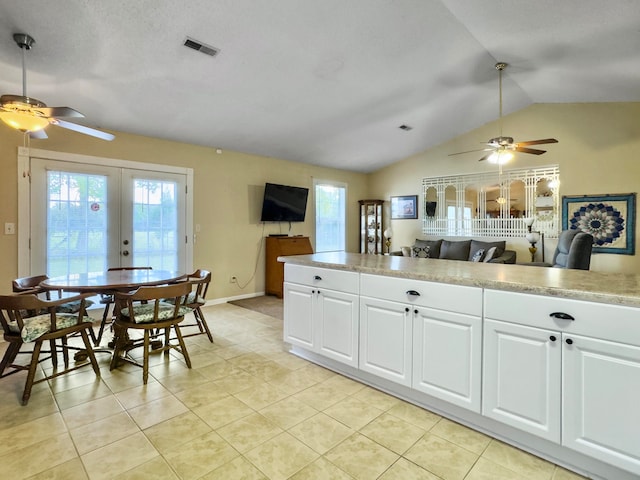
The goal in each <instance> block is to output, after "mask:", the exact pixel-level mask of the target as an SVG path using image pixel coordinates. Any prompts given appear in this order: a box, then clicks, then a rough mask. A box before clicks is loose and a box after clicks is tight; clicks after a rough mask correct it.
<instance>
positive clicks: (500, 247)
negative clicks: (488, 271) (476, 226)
mask: <svg viewBox="0 0 640 480" xmlns="http://www.w3.org/2000/svg"><path fill="white" fill-rule="evenodd" d="M506 243H507V242H505V241H504V240H499V241H497V242H482V241H480V240H473V239H472V240H471V247H470V249H469V261H471V257H473V254H474V253H475V252H477V251H478V250H480V249H481V248H482V249H483V250H484V251H485V252H488V251H489V249H490V248H491V247H496V253H495V254H494V258H496V257H499V256H500V255H502V254H503V253H504V250H505V248H506Z"/></svg>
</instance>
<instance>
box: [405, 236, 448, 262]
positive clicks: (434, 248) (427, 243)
mask: <svg viewBox="0 0 640 480" xmlns="http://www.w3.org/2000/svg"><path fill="white" fill-rule="evenodd" d="M441 245H442V239H438V240H420V239H419V238H416V242H415V243H414V244H413V247H412V249H413V248H416V247H417V248H424V247H429V257H430V258H438V257H440V246H441ZM411 256H412V257H413V256H414V255H413V254H412V255H411Z"/></svg>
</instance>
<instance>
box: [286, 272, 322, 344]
mask: <svg viewBox="0 0 640 480" xmlns="http://www.w3.org/2000/svg"><path fill="white" fill-rule="evenodd" d="M314 292H315V290H314V289H312V288H311V287H307V286H306V285H298V284H296V283H288V282H285V283H284V341H285V342H289V343H290V344H292V345H298V346H300V347H304V348H307V349H309V350H313V349H314V347H315V343H314V335H313V309H314V304H315V300H314V297H315V293H314Z"/></svg>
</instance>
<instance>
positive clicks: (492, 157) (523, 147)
mask: <svg viewBox="0 0 640 480" xmlns="http://www.w3.org/2000/svg"><path fill="white" fill-rule="evenodd" d="M507 66H508V64H507V63H504V62H498V63H496V65H495V67H496V70H498V75H499V96H500V113H499V115H500V116H499V122H500V136H499V137H495V138H492V139H490V140H489V141H488V142H487V146H488V148H480V149H476V150H467V151H466V152H457V153H450V154H449V156H452V155H461V154H463V153H471V152H490V153H487V154H486V155H484V156H483V157H482V158H481V159H480V160H478V161H479V162H482V161H484V160H488V161H489V163H497V164H499V165H502V164H504V163H507V162H508V161H509V160H511V159H512V158H513V152H520V153H530V154H533V155H542V154H543V153H546V150H539V149H537V148H528V147H530V146H531V145H544V144H547V143H558V140H556V139H555V138H543V139H540V140H529V141H526V142H517V143H516V142H514V141H513V138H512V137H505V136H503V135H502V71H503V70H504V69H505V68H507Z"/></svg>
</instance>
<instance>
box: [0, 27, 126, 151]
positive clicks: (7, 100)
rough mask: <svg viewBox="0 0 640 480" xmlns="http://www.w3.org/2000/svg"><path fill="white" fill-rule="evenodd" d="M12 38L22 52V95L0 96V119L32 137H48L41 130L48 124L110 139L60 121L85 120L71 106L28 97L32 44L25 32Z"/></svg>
mask: <svg viewBox="0 0 640 480" xmlns="http://www.w3.org/2000/svg"><path fill="white" fill-rule="evenodd" d="M13 39H14V40H15V42H16V44H17V45H18V47H20V49H21V50H22V95H2V96H1V97H0V119H1V120H2V121H3V122H4V123H6V124H7V125H9V126H10V127H12V128H15V129H16V130H20V131H22V132H25V133H28V134H29V135H30V136H31V137H32V138H47V134H46V133H45V131H44V129H45V128H46V127H47V126H49V125H56V126H58V127H62V128H66V129H68V130H73V131H75V132H79V133H84V134H85V135H91V136H92V137H96V138H101V139H102V140H113V139H114V138H115V137H114V136H113V135H111V134H110V133H106V132H101V131H100V130H95V129H93V128H89V127H85V126H84V125H78V124H77V123H71V122H67V121H65V120H60V119H59V118H58V117H76V118H78V117H84V115H83V114H82V113H80V112H78V111H77V110H74V109H73V108H70V107H47V105H46V104H45V103H44V102H41V101H40V100H37V99H35V98H31V97H29V96H27V69H26V66H25V53H26V51H27V50H31V47H32V46H33V44H34V43H35V40H34V39H33V37H31V36H30V35H28V34H26V33H15V34H14V35H13Z"/></svg>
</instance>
